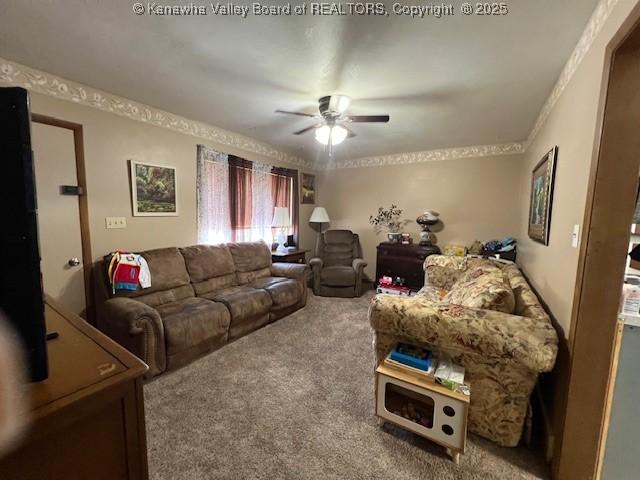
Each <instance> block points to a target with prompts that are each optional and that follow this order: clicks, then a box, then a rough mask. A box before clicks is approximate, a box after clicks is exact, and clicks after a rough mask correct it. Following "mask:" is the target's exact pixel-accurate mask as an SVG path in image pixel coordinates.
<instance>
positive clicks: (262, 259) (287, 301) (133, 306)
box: [96, 242, 308, 376]
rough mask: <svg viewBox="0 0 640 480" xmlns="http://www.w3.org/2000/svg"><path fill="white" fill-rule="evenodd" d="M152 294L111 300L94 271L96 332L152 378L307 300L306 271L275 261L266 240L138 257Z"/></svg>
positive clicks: (169, 250)
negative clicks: (143, 263) (98, 299)
mask: <svg viewBox="0 0 640 480" xmlns="http://www.w3.org/2000/svg"><path fill="white" fill-rule="evenodd" d="M141 255H142V256H143V257H144V258H145V260H146V261H147V263H148V265H149V270H150V271H151V282H152V285H151V287H150V288H147V289H144V290H137V291H135V292H129V293H118V294H117V295H111V294H110V293H111V292H109V290H108V288H107V287H108V283H107V279H106V274H105V273H106V269H105V264H104V262H99V264H98V265H97V268H96V272H97V274H98V279H99V282H98V288H99V289H100V290H101V291H102V296H103V298H104V301H103V302H99V305H98V311H97V323H98V328H100V330H102V331H103V332H105V333H106V334H107V335H109V336H110V337H111V338H113V339H114V340H116V341H117V342H118V343H120V344H121V345H123V346H124V347H125V348H127V349H128V350H129V351H131V352H133V353H134V354H135V355H137V356H138V357H140V358H141V359H142V360H143V361H145V362H146V363H147V365H149V372H148V376H155V375H158V374H160V373H162V372H164V371H167V370H172V369H174V368H177V367H179V366H181V365H184V364H186V363H188V362H190V361H192V360H194V359H196V358H198V357H200V356H202V355H204V354H205V353H208V352H210V351H212V350H215V349H216V348H219V347H220V346H222V345H224V344H225V343H227V342H229V341H231V340H234V339H236V338H238V337H241V336H242V335H245V334H247V333H249V332H251V331H253V330H255V329H257V328H259V327H261V326H263V325H266V324H267V323H269V322H270V321H273V320H276V319H278V318H281V317H283V316H285V315H288V314H289V313H292V312H294V311H296V310H297V309H299V308H302V307H303V306H304V305H305V304H306V301H307V286H306V282H305V279H306V275H307V269H308V267H307V266H306V265H300V264H288V263H275V264H272V263H271V252H270V250H269V247H267V245H266V244H265V243H262V242H254V243H231V244H227V245H215V246H212V245H195V246H192V247H186V248H180V249H179V248H161V249H157V250H148V251H146V252H141Z"/></svg>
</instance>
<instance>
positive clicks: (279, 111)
mask: <svg viewBox="0 0 640 480" xmlns="http://www.w3.org/2000/svg"><path fill="white" fill-rule="evenodd" d="M276 113H286V114H288V115H298V116H300V117H311V118H316V117H317V116H318V115H311V114H310V113H302V112H288V111H286V110H276Z"/></svg>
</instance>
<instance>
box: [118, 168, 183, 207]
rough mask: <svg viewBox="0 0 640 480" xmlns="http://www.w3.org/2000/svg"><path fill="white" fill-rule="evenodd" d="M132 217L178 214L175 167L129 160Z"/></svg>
mask: <svg viewBox="0 0 640 480" xmlns="http://www.w3.org/2000/svg"><path fill="white" fill-rule="evenodd" d="M129 167H130V169H131V204H132V210H133V216H134V217H170V216H177V215H178V196H177V182H176V169H175V168H174V167H169V166H166V165H153V164H150V163H140V162H135V161H133V160H129Z"/></svg>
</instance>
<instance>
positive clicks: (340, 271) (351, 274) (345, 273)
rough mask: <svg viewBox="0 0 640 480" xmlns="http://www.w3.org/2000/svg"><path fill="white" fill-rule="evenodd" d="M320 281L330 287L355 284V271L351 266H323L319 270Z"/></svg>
mask: <svg viewBox="0 0 640 480" xmlns="http://www.w3.org/2000/svg"><path fill="white" fill-rule="evenodd" d="M320 282H321V283H322V284H323V285H328V286H331V287H352V286H353V285H355V284H356V271H355V270H354V269H353V267H351V266H348V267H347V266H342V265H334V266H331V267H324V268H323V269H322V271H321V272H320Z"/></svg>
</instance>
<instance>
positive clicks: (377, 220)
mask: <svg viewBox="0 0 640 480" xmlns="http://www.w3.org/2000/svg"><path fill="white" fill-rule="evenodd" d="M401 215H402V209H400V208H398V207H397V206H396V205H393V204H392V205H391V206H390V207H389V208H384V207H380V208H378V213H377V214H376V215H371V216H370V217H369V223H370V224H371V225H373V227H374V229H375V230H376V233H379V232H380V231H381V230H387V238H388V239H389V241H390V242H392V243H398V242H399V241H400V240H401V239H402V234H401V233H400V229H401V227H402V221H401V220H400V216H401Z"/></svg>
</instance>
